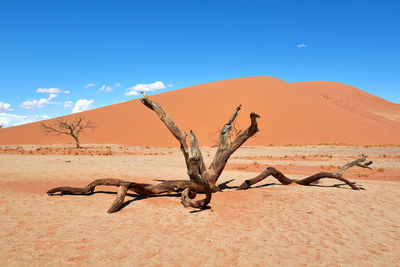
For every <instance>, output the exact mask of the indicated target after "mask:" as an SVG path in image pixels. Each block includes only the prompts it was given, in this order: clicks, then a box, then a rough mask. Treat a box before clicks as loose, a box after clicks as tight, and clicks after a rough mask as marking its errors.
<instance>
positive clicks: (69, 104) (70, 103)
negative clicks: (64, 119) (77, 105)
mask: <svg viewBox="0 0 400 267" xmlns="http://www.w3.org/2000/svg"><path fill="white" fill-rule="evenodd" d="M73 105H74V102H72V101H65V102H64V108H70V107H72V106H73Z"/></svg>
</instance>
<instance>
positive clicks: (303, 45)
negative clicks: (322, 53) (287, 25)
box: [297, 44, 307, 47]
mask: <svg viewBox="0 0 400 267" xmlns="http://www.w3.org/2000/svg"><path fill="white" fill-rule="evenodd" d="M297 47H307V46H306V44H298V45H297Z"/></svg>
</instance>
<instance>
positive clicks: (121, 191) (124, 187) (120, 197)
mask: <svg viewBox="0 0 400 267" xmlns="http://www.w3.org/2000/svg"><path fill="white" fill-rule="evenodd" d="M128 187H129V183H124V184H121V185H120V186H119V188H118V192H117V195H116V196H115V200H114V203H113V204H112V205H111V207H110V208H109V209H108V211H107V212H108V213H114V212H117V211H119V208H120V207H121V206H122V203H124V199H125V195H126V192H127V191H128Z"/></svg>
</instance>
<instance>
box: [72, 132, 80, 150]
mask: <svg viewBox="0 0 400 267" xmlns="http://www.w3.org/2000/svg"><path fill="white" fill-rule="evenodd" d="M71 136H72V137H73V138H74V140H75V146H76V148H81V145H80V143H79V138H78V136H75V135H73V134H71Z"/></svg>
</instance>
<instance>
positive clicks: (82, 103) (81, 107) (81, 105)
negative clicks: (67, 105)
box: [72, 99, 94, 113]
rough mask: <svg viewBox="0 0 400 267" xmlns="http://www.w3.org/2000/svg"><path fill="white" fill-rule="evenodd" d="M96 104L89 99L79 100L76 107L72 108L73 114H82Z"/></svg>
mask: <svg viewBox="0 0 400 267" xmlns="http://www.w3.org/2000/svg"><path fill="white" fill-rule="evenodd" d="M93 103H94V100H93V99H91V100H88V99H79V100H77V101H76V102H75V105H74V107H73V108H72V113H77V112H82V111H85V110H89V109H91V107H90V106H91V105H92V104H93Z"/></svg>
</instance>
